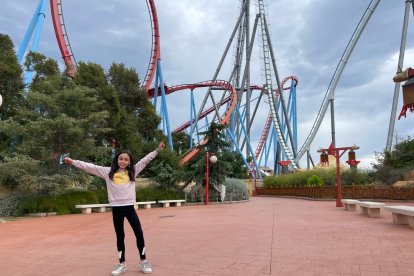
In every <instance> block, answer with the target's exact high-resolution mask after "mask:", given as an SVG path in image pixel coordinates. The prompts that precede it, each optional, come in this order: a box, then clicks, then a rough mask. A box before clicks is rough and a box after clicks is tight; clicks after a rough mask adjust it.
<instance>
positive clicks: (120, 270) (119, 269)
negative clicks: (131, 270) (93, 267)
mask: <svg viewBox="0 0 414 276" xmlns="http://www.w3.org/2000/svg"><path fill="white" fill-rule="evenodd" d="M125 271H127V266H126V264H125V263H122V264H117V265H116V266H114V269H113V270H112V273H111V275H112V276H118V275H121V274H122V273H124V272H125Z"/></svg>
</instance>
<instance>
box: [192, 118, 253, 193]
mask: <svg viewBox="0 0 414 276" xmlns="http://www.w3.org/2000/svg"><path fill="white" fill-rule="evenodd" d="M224 128H225V127H224V126H223V125H220V124H218V123H214V122H213V123H211V125H210V126H209V128H208V130H207V131H205V132H202V133H200V134H204V135H205V136H206V137H207V138H208V143H207V144H206V145H205V146H204V148H202V149H201V150H200V152H199V154H198V155H197V156H196V157H195V158H193V159H192V160H190V161H189V163H188V164H187V166H186V169H185V177H186V179H195V181H196V182H197V183H204V182H205V172H206V153H207V152H208V153H209V154H210V155H211V154H214V155H216V156H217V163H215V164H212V163H211V162H209V182H210V183H211V184H212V185H211V186H213V187H214V186H216V187H217V185H218V184H222V183H224V180H225V178H226V177H236V176H237V177H239V176H240V177H242V178H246V176H245V174H246V172H244V173H243V172H242V170H243V169H240V168H243V164H242V159H241V156H240V155H239V154H238V153H234V152H230V143H229V142H227V141H226V139H225V136H224V134H223V130H224ZM240 161H241V162H240ZM237 166H238V167H237ZM236 167H237V168H236Z"/></svg>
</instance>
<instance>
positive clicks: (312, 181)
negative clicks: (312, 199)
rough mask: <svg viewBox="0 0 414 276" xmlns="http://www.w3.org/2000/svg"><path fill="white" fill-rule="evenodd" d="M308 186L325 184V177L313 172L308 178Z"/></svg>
mask: <svg viewBox="0 0 414 276" xmlns="http://www.w3.org/2000/svg"><path fill="white" fill-rule="evenodd" d="M307 184H308V186H316V187H321V186H323V179H322V177H320V176H318V175H316V174H313V175H311V176H310V177H309V178H308V181H307Z"/></svg>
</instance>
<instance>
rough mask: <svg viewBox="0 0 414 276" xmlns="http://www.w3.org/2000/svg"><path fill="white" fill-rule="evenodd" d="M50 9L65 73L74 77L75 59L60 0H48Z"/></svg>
mask: <svg viewBox="0 0 414 276" xmlns="http://www.w3.org/2000/svg"><path fill="white" fill-rule="evenodd" d="M50 9H51V13H52V21H53V28H54V29H55V34H56V39H57V42H58V45H59V49H60V53H61V54H62V58H63V61H64V62H65V66H66V75H68V76H69V77H71V78H74V77H75V76H76V67H75V65H76V59H75V56H74V55H73V51H72V48H71V46H70V42H69V37H68V34H67V32H66V27H65V21H64V19H63V10H62V0H50ZM72 59H73V60H72Z"/></svg>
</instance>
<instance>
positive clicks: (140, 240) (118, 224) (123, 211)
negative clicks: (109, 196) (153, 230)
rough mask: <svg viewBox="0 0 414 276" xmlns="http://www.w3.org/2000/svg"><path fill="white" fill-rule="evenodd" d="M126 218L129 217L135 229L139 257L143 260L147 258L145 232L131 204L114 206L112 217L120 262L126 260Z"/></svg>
mask: <svg viewBox="0 0 414 276" xmlns="http://www.w3.org/2000/svg"><path fill="white" fill-rule="evenodd" d="M124 218H127V220H128V222H129V224H130V225H131V227H132V230H134V233H135V237H136V239H137V247H138V251H139V257H140V258H141V260H145V259H146V256H145V242H144V234H143V232H142V228H141V223H140V222H139V218H138V215H137V213H136V212H135V209H134V206H133V205H129V206H118V207H112V219H113V222H114V227H115V233H116V246H117V248H118V253H119V254H120V256H118V258H119V262H120V263H123V262H125V243H124V238H125V232H124Z"/></svg>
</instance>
